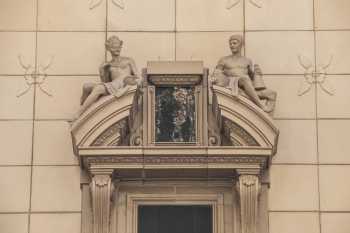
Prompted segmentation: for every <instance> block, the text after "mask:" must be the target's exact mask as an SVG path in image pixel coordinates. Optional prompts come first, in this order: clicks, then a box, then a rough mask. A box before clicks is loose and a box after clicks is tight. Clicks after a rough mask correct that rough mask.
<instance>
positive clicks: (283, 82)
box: [264, 75, 316, 119]
mask: <svg viewBox="0 0 350 233" xmlns="http://www.w3.org/2000/svg"><path fill="white" fill-rule="evenodd" d="M264 80H265V84H266V86H267V87H268V88H270V89H272V90H274V91H276V92H277V100H276V108H275V111H274V117H275V118H285V119H296V118H302V119H305V118H306V119H315V118H316V104H315V102H316V100H315V88H314V87H312V86H311V87H310V90H309V91H308V92H307V93H305V94H304V95H301V96H299V95H298V93H299V90H300V85H301V84H302V83H304V82H305V79H304V77H303V76H301V75H300V76H299V75H298V76H297V75H276V76H275V75H273V76H272V75H265V76H264Z"/></svg>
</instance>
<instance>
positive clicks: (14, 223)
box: [0, 214, 28, 233]
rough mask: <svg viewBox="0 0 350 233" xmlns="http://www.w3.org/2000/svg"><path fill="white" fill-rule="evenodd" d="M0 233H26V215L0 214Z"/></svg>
mask: <svg viewBox="0 0 350 233" xmlns="http://www.w3.org/2000/svg"><path fill="white" fill-rule="evenodd" d="M0 226H1V232H4V233H28V214H0Z"/></svg>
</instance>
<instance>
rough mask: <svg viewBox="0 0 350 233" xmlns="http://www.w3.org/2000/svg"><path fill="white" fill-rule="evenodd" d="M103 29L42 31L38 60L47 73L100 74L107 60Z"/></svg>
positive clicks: (39, 38)
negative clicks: (101, 67)
mask: <svg viewBox="0 0 350 233" xmlns="http://www.w3.org/2000/svg"><path fill="white" fill-rule="evenodd" d="M104 43H105V33H103V32H39V33H38V64H39V65H42V66H46V65H48V64H50V61H51V64H50V66H49V67H48V68H47V69H46V70H44V71H42V73H47V74H60V75H62V74H65V75H69V74H71V75H72V74H73V75H83V74H98V69H99V66H100V64H102V63H103V62H104V60H105V45H104Z"/></svg>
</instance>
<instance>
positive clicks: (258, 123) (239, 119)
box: [212, 85, 279, 155]
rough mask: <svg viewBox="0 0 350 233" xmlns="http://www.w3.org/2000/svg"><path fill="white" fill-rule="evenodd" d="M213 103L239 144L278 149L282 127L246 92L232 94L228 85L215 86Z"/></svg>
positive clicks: (274, 151) (226, 128)
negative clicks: (279, 127)
mask: <svg viewBox="0 0 350 233" xmlns="http://www.w3.org/2000/svg"><path fill="white" fill-rule="evenodd" d="M212 91H213V101H212V105H213V108H214V109H215V112H216V114H218V115H219V116H218V117H219V118H220V119H221V121H222V124H223V128H224V129H225V131H228V134H229V135H227V136H230V137H231V139H232V140H233V141H235V142H236V143H237V144H238V146H258V147H262V148H271V149H272V155H274V154H275V153H276V147H277V140H278V134H279V131H278V129H277V127H276V126H275V125H274V123H273V120H272V118H271V116H270V115H268V114H267V113H266V112H264V111H263V110H262V109H261V108H259V107H258V106H256V105H255V104H254V103H253V102H252V101H250V100H249V99H248V98H246V97H245V96H243V95H232V93H231V91H230V90H228V89H227V88H224V87H220V86H215V85H214V86H213V88H212Z"/></svg>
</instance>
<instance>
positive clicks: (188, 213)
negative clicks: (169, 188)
mask: <svg viewBox="0 0 350 233" xmlns="http://www.w3.org/2000/svg"><path fill="white" fill-rule="evenodd" d="M138 233H212V208H211V206H139V212H138Z"/></svg>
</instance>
